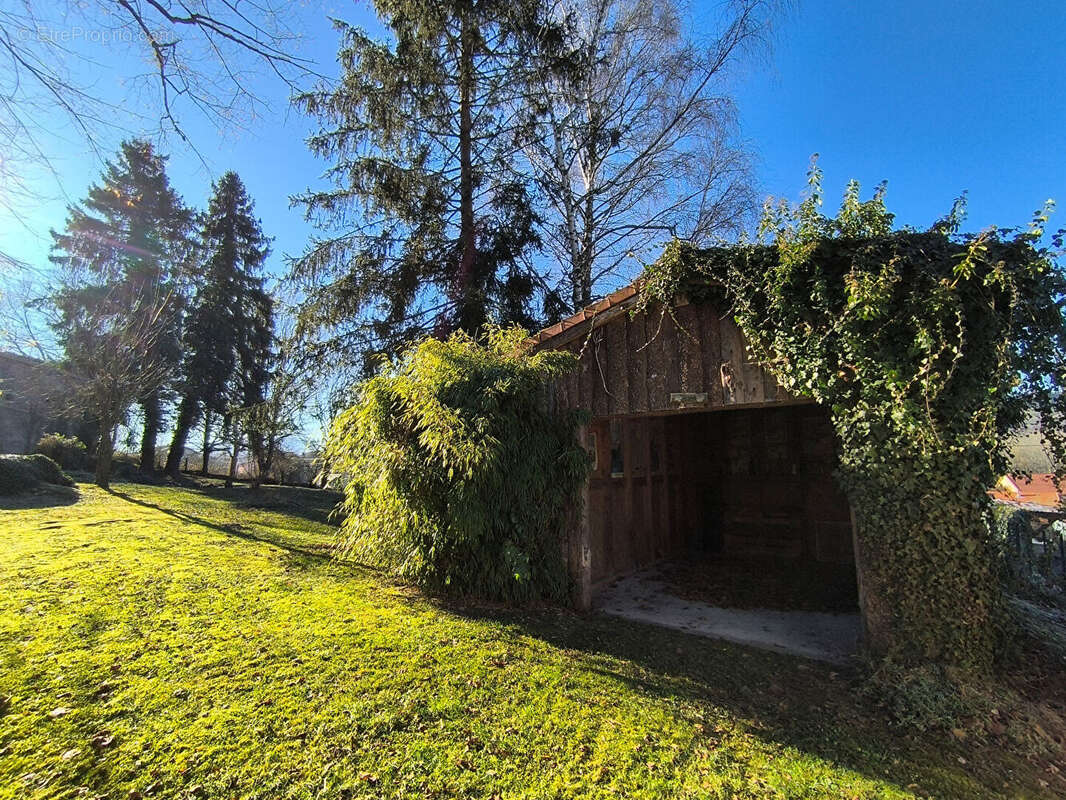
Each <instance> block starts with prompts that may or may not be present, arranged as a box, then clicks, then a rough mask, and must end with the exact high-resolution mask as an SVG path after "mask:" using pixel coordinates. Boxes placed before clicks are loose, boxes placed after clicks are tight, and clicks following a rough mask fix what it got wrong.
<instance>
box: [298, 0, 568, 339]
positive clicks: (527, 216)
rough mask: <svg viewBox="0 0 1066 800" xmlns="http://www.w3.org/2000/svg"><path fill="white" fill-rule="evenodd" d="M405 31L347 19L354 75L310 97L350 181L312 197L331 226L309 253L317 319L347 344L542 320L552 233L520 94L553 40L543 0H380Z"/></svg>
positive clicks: (385, 14) (388, 19)
mask: <svg viewBox="0 0 1066 800" xmlns="http://www.w3.org/2000/svg"><path fill="white" fill-rule="evenodd" d="M374 5H375V7H376V9H377V12H378V15H379V17H380V18H381V19H382V21H383V22H384V24H385V25H386V27H387V28H388V30H389V32H390V36H391V39H390V41H389V42H379V41H375V40H373V39H372V38H370V37H369V36H368V35H367V34H366V33H364V32H363V31H361V30H358V29H356V28H353V27H351V26H348V25H346V24H343V23H338V27H339V30H340V32H341V35H342V45H341V49H340V53H339V56H338V57H339V61H340V63H341V66H342V69H343V74H342V77H341V80H340V81H339V83H338V84H337V85H336V86H328V87H321V88H319V89H318V90H316V91H313V92H309V93H305V94H303V95H302V96H300V97H299V98H298V104H299V105H300V106H301V107H302V108H303V109H304V110H305V111H306V112H307V113H309V114H312V115H315V116H317V117H318V118H319V120H320V122H321V124H322V129H321V130H320V131H319V132H318V133H317V134H316V135H314V136H312V137H311V139H310V140H309V145H310V147H311V150H312V151H313V152H314V153H315V154H316V155H318V156H320V157H322V158H324V159H327V160H329V161H331V162H332V166H331V167H330V169H329V170H328V173H327V174H328V175H329V177H330V178H331V179H332V180H333V182H334V187H333V188H332V189H330V190H327V191H322V192H309V193H307V194H305V195H303V196H302V197H300V198H297V201H298V202H300V203H302V204H303V205H304V206H305V208H306V211H307V215H308V217H309V218H311V219H314V220H316V221H318V222H320V223H321V224H322V225H323V227H325V228H328V229H330V231H331V235H327V236H323V237H318V238H316V239H315V240H314V241H313V242H312V244H311V247H310V248H309V250H308V251H307V253H306V254H305V255H304V256H303V257H302V258H301V259H299V260H298V261H297V262H296V263H295V265H294V270H293V273H294V277H295V278H297V280H298V281H299V282H300V283H301V285H302V287H303V288H304V289H305V290H306V291H307V295H308V300H307V302H306V303H305V304H304V306H303V308H302V309H301V322H302V324H303V326H304V327H305V328H308V327H310V328H314V329H319V330H328V331H329V333H330V335H331V336H332V337H333V338H332V339H330V340H329V341H330V342H331V343H332V344H333V345H335V346H336V347H337V348H338V349H339V350H341V351H342V352H349V353H350V352H352V351H353V350H354V351H356V352H363V353H364V354H372V353H376V352H383V351H384V352H395V351H396V350H397V349H398V348H399V347H401V346H402V345H403V344H404V343H405V342H407V341H410V340H411V339H412V338H414V337H417V336H420V335H423V334H425V333H437V334H444V333H447V332H449V331H451V330H454V329H456V328H460V329H463V330H466V331H475V330H477V329H478V328H479V327H481V326H482V325H483V324H484V323H485V322H486V321H489V320H494V321H499V322H507V321H511V320H515V319H517V321H521V322H527V323H528V322H530V321H531V320H530V319H529V307H530V298H531V296H532V294H533V291H534V288H535V282H534V280H533V278H532V277H531V275H530V274H529V272H528V270H527V268H526V267H525V266H524V265H523V256H524V254H526V253H527V251H529V250H530V249H531V248H533V247H535V246H536V245H537V242H538V239H537V235H536V230H535V228H536V217H535V215H534V213H533V211H532V210H531V206H530V200H529V196H528V192H527V186H526V181H525V180H524V179H521V178H519V177H516V173H515V172H514V170H513V169H512V161H513V158H514V156H515V153H516V152H517V150H518V141H519V138H520V137H519V131H518V130H517V128H516V127H515V126H516V125H517V121H518V116H517V114H516V113H515V110H516V108H517V107H518V103H517V100H518V98H520V97H521V96H522V95H523V93H524V92H526V91H527V89H528V87H529V85H530V83H531V81H532V80H534V79H536V77H537V76H535V75H534V74H533V71H532V67H531V64H532V60H531V59H530V58H529V55H528V54H529V53H530V52H531V48H532V47H534V45H535V44H536V46H539V44H537V43H539V42H540V41H547V40H549V39H550V38H551V35H552V34H551V32H552V28H551V26H550V25H547V24H545V21H544V19H542V18H541V15H542V4H541V3H539V2H536V1H535V0H518V1H517V2H515V0H446V1H445V2H439V3H423V2H415V1H414V0H375V3H374Z"/></svg>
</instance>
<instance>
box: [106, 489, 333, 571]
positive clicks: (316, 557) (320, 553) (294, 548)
mask: <svg viewBox="0 0 1066 800" xmlns="http://www.w3.org/2000/svg"><path fill="white" fill-rule="evenodd" d="M108 492H109V493H110V494H112V495H114V496H115V497H118V498H121V499H122V500H125V501H126V502H127V503H133V504H134V505H138V506H142V507H143V508H150V509H152V510H154V511H159V512H160V513H163V514H166V515H167V516H170V517H173V518H174V519H178V520H181V521H182V522H187V523H190V524H193V525H202V526H203V527H205V528H210V529H211V530H213V531H217V532H218V533H222V534H225V535H226V536H232V537H235V538H237V539H243V540H245V541H248V542H257V543H259V544H267V545H271V546H272V547H276V548H278V549H280V550H283V551H285V553H286V556H287V558H288V563H289V564H290V565H292V566H298V567H302V568H311V567H317V566H321V565H324V564H326V563H329V562H331V561H332V560H333V559H332V547H331V546H330V545H322V546H321V547H320V548H319V547H314V546H306V545H297V544H294V543H293V542H292V541H290V540H288V539H287V538H286V537H284V536H281V535H267V534H264V533H262V532H260V531H258V530H256V529H254V528H252V527H250V526H247V525H238V524H231V523H220V522H212V521H211V520H209V519H205V518H203V517H198V516H196V515H195V514H189V513H186V512H184V511H178V510H176V509H173V508H166V507H165V506H161V505H159V504H158V503H150V502H148V501H147V500H140V499H138V498H136V497H133V496H132V495H129V494H126V493H125V492H120V491H117V490H115V489H109V490H108Z"/></svg>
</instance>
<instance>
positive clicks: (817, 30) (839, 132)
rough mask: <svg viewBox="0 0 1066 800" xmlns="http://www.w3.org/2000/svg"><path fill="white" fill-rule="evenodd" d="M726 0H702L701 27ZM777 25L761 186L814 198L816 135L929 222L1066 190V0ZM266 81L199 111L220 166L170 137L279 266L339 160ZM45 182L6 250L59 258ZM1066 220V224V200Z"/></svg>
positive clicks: (827, 152) (196, 177)
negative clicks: (961, 206)
mask: <svg viewBox="0 0 1066 800" xmlns="http://www.w3.org/2000/svg"><path fill="white" fill-rule="evenodd" d="M714 5H715V4H714V3H708V2H699V1H698V0H697V2H695V3H694V4H693V18H694V20H695V21H696V25H697V27H698V26H699V21H700V20H701V19H703V18H706V17H708V16H709V15H710V14H711V13H712V12H713V9H714ZM327 14H332V15H334V16H340V17H343V18H346V19H348V20H350V21H353V22H356V23H360V24H364V25H366V24H370V25H373V20H372V16H371V15H370V13H369V12H368V10H367V7H366V5H365V4H364V3H342V2H336V1H335V0H334V1H330V2H326V3H318V2H310V0H307V1H306V2H303V3H300V4H296V5H294V6H293V7H292V22H293V27H295V28H296V29H298V30H300V31H301V32H302V33H303V34H304V36H305V41H304V44H303V47H302V52H303V54H304V55H306V56H308V57H311V58H313V59H315V60H316V61H317V62H318V68H319V69H320V70H321V71H322V72H325V73H327V74H333V73H335V72H336V66H335V61H334V54H335V51H336V42H337V38H336V34H335V33H334V32H333V31H332V29H331V28H330V25H329V23H328V21H327V19H326V15H327ZM772 40H773V41H772V51H771V52H770V53H769V54H768V55H766V56H764V57H762V58H758V59H755V60H752V61H750V62H749V63H746V64H744V65H743V66H742V68H741V69H740V70H739V71H738V73H737V74H736V76H735V77H734V79H733V86H732V90H733V92H734V93H735V96H736V101H737V104H738V108H739V117H740V125H741V130H742V135H743V137H744V138H745V140H747V142H748V143H749V144H750V146H751V147H752V149H753V151H754V153H755V156H756V163H757V178H758V182H759V190H760V193H761V194H762V195H767V194H772V195H775V196H781V195H784V196H788V197H791V198H796V197H798V195H799V193H800V192H801V191H802V189H803V188H804V173H805V171H806V168H807V163H808V160H809V158H810V156H811V154H812V153H815V152H817V153H819V154H820V156H821V157H820V163H821V166H822V168H823V169H824V171H825V175H826V182H825V185H826V192H827V203H828V204H830V205H831V204H833V203H834V202H835V201H836V198H838V197H839V195H840V192H841V191H842V188H843V186H844V184H845V183H846V182H847V180H848V179H850V178H857V179H858V180H860V181H861V182H862V183H863V185H864V187H865V188H866V189H867V190H872V188H873V186H874V185H875V184H876V183H877V182H878V181H880V180H882V179H885V180H887V181H888V185H889V194H888V201H889V206H890V208H891V209H892V210H894V211H895V212H896V213H897V216H898V220H899V221H900V222H901V223H908V224H914V225H927V224H929V223H930V222H932V221H933V220H934V219H936V218H937V217H939V216H941V215H943V214H944V213H945V212H946V211H947V210H948V209H949V208H950V206H951V202H952V199H953V198H954V197H956V196H957V195H958V194H960V193H961V192H962V191H963V190H968V191H969V211H970V215H969V219H968V224H967V227H969V228H973V229H978V228H982V227H985V226H987V225H990V224H999V225H1020V224H1024V223H1025V222H1027V221H1028V219H1029V217H1030V215H1031V213H1032V212H1033V210H1034V209H1036V208H1037V207H1038V206H1040V204H1042V203H1043V201H1044V200H1045V199H1047V198H1049V197H1054V198H1057V199H1059V200H1061V201H1062V202H1063V203H1064V204H1066V151H1064V148H1063V142H1064V138H1066V107H1064V105H1063V101H1062V98H1061V95H1060V94H1059V93H1058V92H1057V91H1056V89H1055V88H1054V87H1056V86H1057V85H1058V82H1059V80H1060V77H1061V75H1062V74H1063V73H1064V72H1066V69H1064V68H1066V4H1063V3H1061V1H1060V0H1033V1H1032V2H1028V3H1024V4H1020V3H1018V4H1016V3H1013V2H1003V0H1000V1H999V2H996V1H995V0H897V1H896V2H884V1H883V0H798V1H797V2H795V3H794V4H793V8H792V9H791V10H790V11H789V12H787V13H786V14H785V15H783V16H782V17H781V18H780V19H778V21H777V25H776V31H775V33H774V35H773V37H772ZM96 47H101V45H96ZM94 56H95V57H96V58H97V60H98V62H99V63H100V64H101V65H102V66H101V71H100V74H99V75H98V76H94V81H95V83H96V87H97V89H98V91H100V92H103V93H105V94H106V95H107V96H109V97H113V98H115V99H116V100H118V99H121V98H123V97H127V96H128V95H127V91H126V87H124V85H123V84H122V83H121V82H120V80H119V75H120V74H122V73H128V72H129V71H130V69H142V68H143V67H142V66H140V65H137V64H136V63H135V61H134V60H133V58H132V56H129V55H128V54H127V52H126V51H125V50H123V49H121V48H117V47H116V48H114V49H113V50H112V51H108V52H106V53H94ZM255 88H256V89H257V91H258V92H259V93H260V94H261V95H262V96H263V97H264V98H265V99H266V100H267V101H268V106H269V108H268V109H267V111H266V113H264V114H263V115H262V116H261V117H260V118H258V119H257V120H255V121H254V122H253V123H252V124H251V125H250V127H251V130H250V131H247V132H239V133H234V132H232V131H219V130H216V129H215V128H213V127H212V126H211V125H209V124H207V123H205V122H204V121H203V120H202V119H199V118H197V117H195V115H192V114H186V116H185V122H186V124H187V127H188V129H189V132H190V133H191V134H192V135H193V137H194V139H195V140H196V142H197V144H198V149H199V151H200V154H201V155H202V156H203V157H204V159H205V160H206V161H207V163H208V167H207V168H206V169H205V168H204V166H203V165H202V164H201V163H200V160H199V159H198V158H197V157H196V156H195V155H194V154H192V153H190V152H189V151H188V150H187V149H186V148H183V147H182V146H180V144H179V143H177V142H174V141H171V142H169V143H168V144H167V148H168V149H169V151H170V152H171V161H170V167H169V172H170V175H171V179H172V181H173V183H174V184H175V185H176V186H177V188H178V190H179V191H180V192H181V193H182V194H183V196H184V197H185V199H186V201H187V202H189V203H191V204H194V205H197V206H200V207H203V206H204V205H205V204H206V199H207V194H208V191H209V185H210V180H211V178H212V177H217V176H218V175H219V174H221V172H222V171H224V170H226V169H235V170H236V171H237V172H238V173H240V175H241V177H242V178H243V179H244V181H245V183H246V184H247V185H248V187H249V190H250V192H251V194H252V196H253V198H254V199H255V201H256V206H257V209H258V213H259V215H260V216H261V217H262V219H263V224H264V228H265V230H266V231H267V233H268V234H270V235H272V236H274V237H275V240H276V241H275V248H274V249H275V253H274V255H273V256H272V257H271V265H272V269H274V270H275V271H280V270H281V268H282V267H281V257H282V254H284V253H288V254H293V255H295V254H298V253H299V252H300V251H301V250H302V249H303V246H304V244H305V242H306V241H307V237H308V235H309V233H310V228H309V227H308V226H307V225H306V224H305V223H304V222H303V220H302V219H301V216H300V213H299V211H298V210H290V209H289V202H288V198H289V196H290V195H292V194H294V193H297V192H299V191H301V190H303V189H304V188H306V187H307V186H308V185H309V184H313V183H314V182H315V180H316V177H317V176H318V175H319V174H320V173H321V171H322V169H323V167H324V165H323V164H322V163H321V162H318V161H316V160H315V159H313V158H312V157H311V156H310V154H309V153H308V152H307V149H306V147H305V145H304V143H303V140H304V138H305V136H306V135H307V133H308V132H309V130H310V129H311V123H310V122H309V121H308V120H307V119H305V118H303V117H302V116H301V115H300V114H298V113H297V112H295V111H293V110H291V109H290V108H289V107H288V103H287V90H286V89H285V87H283V86H281V85H278V84H276V83H272V82H270V81H268V80H265V79H264V80H262V81H261V82H260V83H259V85H257V86H256V87H255ZM119 138H120V135H119V134H118V133H116V134H115V136H114V143H115V144H117V141H118V139H119ZM51 155H52V157H53V159H54V162H55V165H56V167H57V168H58V169H59V170H60V172H61V174H62V176H63V186H62V189H63V190H64V191H65V192H66V193H67V194H68V195H69V196H71V197H74V198H79V197H81V196H82V195H83V194H84V192H85V189H86V187H87V186H88V184H89V182H90V181H92V180H94V179H95V178H96V176H97V175H98V174H99V170H100V165H99V163H98V162H94V161H93V159H92V158H91V157H90V156H89V155H88V154H87V153H86V152H85V150H84V148H83V147H81V146H80V145H79V144H78V143H77V141H76V138H75V137H73V136H70V135H68V134H66V133H64V132H62V131H60V132H59V137H57V139H56V141H55V142H54V148H53V151H52V152H51ZM36 188H38V190H39V191H40V193H42V194H44V195H46V196H48V197H49V198H50V199H48V200H45V201H40V202H34V203H28V204H26V205H25V206H24V207H23V209H22V211H23V214H24V216H25V218H26V220H27V223H28V228H29V229H28V230H27V228H26V227H23V226H21V225H19V224H17V223H16V222H15V221H14V220H12V219H11V218H10V217H5V216H0V249H3V250H6V251H8V252H13V253H14V254H16V255H19V256H21V257H23V258H25V259H27V260H29V261H31V262H33V263H37V264H44V263H45V258H46V254H47V247H48V243H49V241H50V240H49V238H48V236H47V231H48V228H49V227H51V226H60V225H61V224H62V221H63V218H64V200H63V198H62V195H61V193H60V191H59V189H58V187H56V186H55V185H54V183H53V182H52V181H51V179H50V178H48V177H47V176H41V177H40V178H39V180H38V181H37V183H36ZM1053 224H1054V226H1055V227H1058V226H1059V225H1066V208H1064V209H1062V211H1061V212H1060V214H1059V215H1058V217H1057V218H1056V219H1054V220H1053Z"/></svg>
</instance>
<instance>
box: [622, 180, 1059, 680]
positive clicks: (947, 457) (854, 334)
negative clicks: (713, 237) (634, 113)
mask: <svg viewBox="0 0 1066 800" xmlns="http://www.w3.org/2000/svg"><path fill="white" fill-rule="evenodd" d="M821 178H822V176H821V172H820V171H819V170H818V168H817V164H816V163H815V164H812V169H811V172H810V174H809V187H810V188H809V191H808V193H807V195H806V197H805V199H804V200H803V201H802V202H800V203H799V204H797V205H792V204H790V203H788V202H785V201H780V202H768V203H767V205H766V207H765V209H764V214H763V221H762V224H761V226H760V228H759V235H758V238H757V239H756V240H754V241H745V242H741V243H740V244H739V245H735V246H729V247H712V248H706V249H699V248H695V247H692V246H689V245H686V244H683V243H681V242H674V243H672V244H671V245H669V246H668V247H667V248H666V251H665V252H664V254H663V256H662V257H661V258H660V259H659V260H658V261H657V262H656V263H655V264H653V265H652V266H650V267H649V268H648V270H647V274H646V276H645V277H646V279H647V283H646V291H645V293H644V298H643V301H642V302H643V304H644V306H645V307H650V306H651V305H653V304H654V305H660V306H661V307H667V308H668V307H669V303H668V301H669V300H670V299H671V298H673V297H675V296H677V295H678V294H682V293H684V294H687V295H689V296H690V297H699V296H700V295H701V294H706V293H709V292H724V294H725V297H726V298H727V300H728V302H729V304H730V307H731V311H732V313H733V315H734V316H735V318H736V320H737V323H738V325H739V326H740V328H741V329H742V331H743V332H744V334H745V336H746V337H747V339H748V342H749V346H750V348H751V350H752V354H753V356H754V357H755V358H756V359H758V360H759V361H761V362H762V364H763V365H765V367H766V368H767V369H769V370H770V371H771V372H772V373H773V374H774V375H775V376H776V378H777V380H778V381H779V382H780V383H781V385H782V386H783V387H784V388H786V389H787V390H788V391H789V392H791V393H793V394H795V395H800V396H807V397H810V398H813V399H815V400H816V401H818V402H819V403H821V404H822V405H823V406H825V407H826V408H827V409H828V411H829V413H830V417H831V419H832V423H833V426H834V429H835V431H836V434H837V438H838V444H839V453H840V459H839V469H838V473H837V474H838V479H839V481H840V483H841V486H842V487H843V489H844V490H845V492H846V493H847V496H848V498H849V501H850V503H851V507H852V510H853V512H854V517H855V525H856V543H857V559H858V564H859V572H860V583H861V591H862V600H863V605H864V618H865V621H866V625H867V642H868V645H869V647H870V649H871V650H872V651H873V653H874V654H875V655H879V656H884V657H889V658H892V659H893V660H895V661H899V662H903V663H917V662H923V661H939V662H943V663H949V664H955V665H960V666H972V667H981V666H985V665H987V664H989V663H990V662H991V660H992V659H993V658H994V657H995V655H996V653H997V652H998V650H999V648H1000V646H1001V644H1002V634H1003V632H1004V627H1005V626H1004V620H1005V612H1004V609H1005V603H1004V600H1003V596H1002V589H1001V586H1000V582H999V580H998V574H997V560H996V546H995V542H994V539H993V535H992V533H991V527H990V521H991V515H990V508H991V506H990V500H989V497H988V495H987V492H986V490H987V489H988V488H989V487H990V486H992V484H993V483H994V480H995V478H996V476H998V475H1000V474H1003V473H1004V472H1006V471H1007V470H1008V468H1009V439H1010V437H1011V434H1012V432H1015V431H1017V430H1019V429H1020V428H1021V427H1022V426H1023V425H1024V424H1025V423H1026V420H1027V418H1029V416H1030V415H1032V414H1036V415H1038V416H1039V419H1040V428H1041V431H1042V433H1043V436H1044V439H1045V444H1046V446H1047V447H1048V449H1049V452H1050V453H1051V455H1052V456H1053V458H1054V460H1055V461H1056V463H1060V464H1062V463H1066V427H1064V425H1063V420H1064V412H1066V398H1064V395H1063V392H1062V388H1063V386H1064V384H1066V360H1064V353H1066V319H1064V297H1066V279H1064V276H1063V271H1062V270H1061V269H1060V267H1059V265H1058V264H1057V261H1056V258H1057V256H1058V249H1059V248H1061V232H1060V233H1059V234H1055V235H1053V236H1050V240H1051V244H1050V246H1042V244H1041V242H1042V240H1043V239H1044V227H1045V225H1046V223H1047V220H1048V216H1049V214H1050V212H1051V210H1052V209H1051V205H1050V202H1049V204H1048V205H1047V206H1046V207H1045V208H1043V209H1041V210H1040V211H1038V212H1037V213H1036V214H1035V215H1034V218H1033V220H1032V222H1031V224H1030V225H1029V226H1028V227H1027V228H1024V229H1000V228H989V229H987V230H984V231H982V232H980V233H977V234H961V233H959V227H960V223H961V220H962V218H963V214H964V210H965V208H964V201H963V200H960V201H957V202H956V204H955V206H954V207H953V208H952V210H951V212H950V213H949V214H948V215H947V216H945V217H944V218H943V219H941V220H938V221H937V222H936V223H935V224H934V225H933V226H932V227H931V228H929V229H928V230H924V231H922V230H916V229H913V228H902V229H899V228H896V227H895V226H894V217H893V215H892V214H891V213H890V212H889V211H888V210H887V207H886V205H885V188H884V185H883V184H882V185H881V186H879V187H878V188H877V190H876V192H875V193H874V194H873V196H872V197H871V198H870V199H868V200H865V201H864V200H862V199H861V198H860V190H859V185H858V183H856V182H852V183H850V184H849V185H848V187H847V190H846V191H845V193H844V199H843V203H842V204H841V206H840V209H839V212H838V213H837V214H836V215H835V216H828V215H826V214H824V213H823V212H822V210H821V205H822V189H821V183H822V180H821Z"/></svg>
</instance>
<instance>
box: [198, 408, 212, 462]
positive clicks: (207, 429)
mask: <svg viewBox="0 0 1066 800" xmlns="http://www.w3.org/2000/svg"><path fill="white" fill-rule="evenodd" d="M211 417H212V414H211V412H210V411H207V410H206V409H205V410H204V464H203V466H202V467H201V468H200V474H201V475H203V476H204V477H205V478H206V477H207V476H208V475H209V474H210V471H209V470H210V466H211V465H210V461H211Z"/></svg>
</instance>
